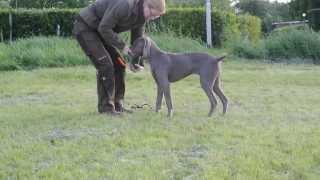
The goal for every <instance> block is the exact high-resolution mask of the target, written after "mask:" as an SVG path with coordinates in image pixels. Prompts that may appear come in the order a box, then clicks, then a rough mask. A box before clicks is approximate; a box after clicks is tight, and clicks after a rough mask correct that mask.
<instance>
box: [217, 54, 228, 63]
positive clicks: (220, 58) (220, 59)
mask: <svg viewBox="0 0 320 180" xmlns="http://www.w3.org/2000/svg"><path fill="white" fill-rule="evenodd" d="M226 56H227V55H223V56H221V57H218V58H217V61H218V62H219V61H222V60H223V59H224V58H225V57H226Z"/></svg>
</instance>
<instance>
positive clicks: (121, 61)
mask: <svg viewBox="0 0 320 180" xmlns="http://www.w3.org/2000/svg"><path fill="white" fill-rule="evenodd" d="M117 63H118V64H119V65H121V66H122V67H124V68H126V67H127V64H126V62H125V61H124V60H123V59H122V58H121V57H118V58H117Z"/></svg>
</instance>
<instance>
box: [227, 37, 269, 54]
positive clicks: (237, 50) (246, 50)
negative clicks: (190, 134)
mask: <svg viewBox="0 0 320 180" xmlns="http://www.w3.org/2000/svg"><path fill="white" fill-rule="evenodd" d="M229 47H230V48H231V50H232V52H233V54H234V55H236V56H239V57H243V58H248V59H263V58H265V56H266V49H265V47H264V43H263V41H259V42H256V43H252V42H250V41H249V40H248V39H243V38H241V39H238V40H236V41H234V42H233V43H231V45H230V46H229Z"/></svg>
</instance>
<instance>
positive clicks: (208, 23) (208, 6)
mask: <svg viewBox="0 0 320 180" xmlns="http://www.w3.org/2000/svg"><path fill="white" fill-rule="evenodd" d="M206 27H207V28H206V32H207V46H208V47H212V37H211V0H206Z"/></svg>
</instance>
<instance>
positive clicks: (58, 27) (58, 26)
mask: <svg viewBox="0 0 320 180" xmlns="http://www.w3.org/2000/svg"><path fill="white" fill-rule="evenodd" d="M60 29H61V28H60V25H59V24H58V25H57V36H60V35H61V30H60Z"/></svg>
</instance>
